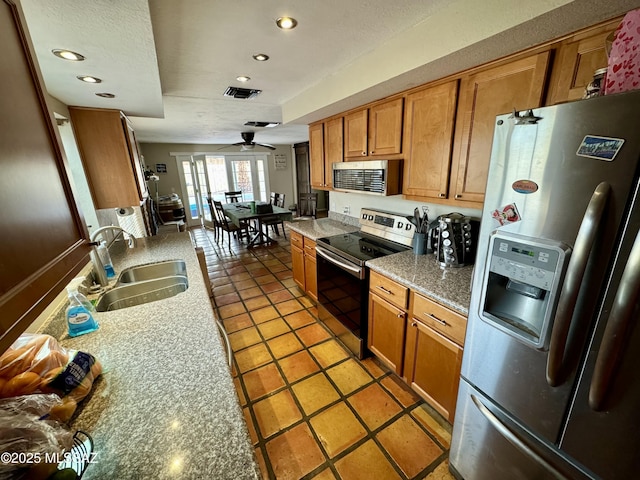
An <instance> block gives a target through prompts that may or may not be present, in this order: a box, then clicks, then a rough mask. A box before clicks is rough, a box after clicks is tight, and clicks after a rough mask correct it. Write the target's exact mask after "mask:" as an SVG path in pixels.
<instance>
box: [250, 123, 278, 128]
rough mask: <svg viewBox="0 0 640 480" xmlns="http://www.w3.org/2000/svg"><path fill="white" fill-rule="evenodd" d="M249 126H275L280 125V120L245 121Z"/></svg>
mask: <svg viewBox="0 0 640 480" xmlns="http://www.w3.org/2000/svg"><path fill="white" fill-rule="evenodd" d="M245 125H246V126H247V127H266V128H273V127H277V126H278V125H280V122H245Z"/></svg>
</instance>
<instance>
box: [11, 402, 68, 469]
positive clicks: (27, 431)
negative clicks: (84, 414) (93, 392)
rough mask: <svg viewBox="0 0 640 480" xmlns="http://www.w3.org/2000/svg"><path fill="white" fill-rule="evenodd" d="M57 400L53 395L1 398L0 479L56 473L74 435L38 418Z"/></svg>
mask: <svg viewBox="0 0 640 480" xmlns="http://www.w3.org/2000/svg"><path fill="white" fill-rule="evenodd" d="M60 403H61V400H60V397H59V396H58V395H55V394H34V395H25V396H20V397H13V398H8V399H4V400H0V479H5V478H6V479H9V478H11V479H22V478H24V479H44V478H47V477H48V476H49V475H51V474H52V473H53V472H55V470H56V469H57V465H58V459H59V458H60V457H61V456H62V454H63V452H64V451H66V450H69V449H70V448H71V446H72V444H73V434H72V433H71V432H70V431H69V430H68V429H67V428H66V427H65V426H64V425H63V424H61V423H59V422H57V421H54V420H43V419H42V418H41V417H42V416H43V415H46V414H47V412H49V411H50V410H51V409H52V408H54V407H55V406H56V405H57V404H60Z"/></svg>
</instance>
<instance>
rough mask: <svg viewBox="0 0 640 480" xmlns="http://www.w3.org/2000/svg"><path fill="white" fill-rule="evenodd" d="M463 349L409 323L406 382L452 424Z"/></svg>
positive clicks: (416, 323) (413, 321)
mask: <svg viewBox="0 0 640 480" xmlns="http://www.w3.org/2000/svg"><path fill="white" fill-rule="evenodd" d="M461 365H462V348H461V347H460V346H459V345H457V344H455V343H453V342H452V341H451V340H449V339H448V338H446V337H444V336H442V335H440V334H439V333H438V332H436V331H435V330H433V329H431V328H430V327H428V326H426V325H425V324H423V323H422V322H420V320H418V319H416V318H415V317H412V318H410V319H408V320H407V339H406V349H405V357H404V378H405V379H406V381H407V382H408V383H409V385H411V388H413V389H414V390H415V391H416V392H418V394H420V396H422V397H423V398H424V399H425V400H426V401H427V402H428V403H429V404H431V406H432V407H433V408H435V409H436V410H437V411H438V412H439V413H440V414H441V415H442V416H443V417H445V418H446V419H447V420H448V421H449V422H453V417H454V414H455V408H456V399H457V396H458V384H459V381H460V367H461Z"/></svg>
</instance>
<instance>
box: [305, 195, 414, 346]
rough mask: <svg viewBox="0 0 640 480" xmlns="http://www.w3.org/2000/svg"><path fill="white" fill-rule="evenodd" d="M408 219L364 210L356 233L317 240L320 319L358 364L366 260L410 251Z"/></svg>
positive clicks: (364, 315) (363, 326)
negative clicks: (353, 355)
mask: <svg viewBox="0 0 640 480" xmlns="http://www.w3.org/2000/svg"><path fill="white" fill-rule="evenodd" d="M411 218H412V217H411V216H408V217H407V216H404V215H402V214H398V213H392V212H386V211H383V210H373V209H369V208H363V209H362V210H361V211H360V221H359V223H360V231H358V232H354V233H345V234H340V235H334V236H332V237H326V238H319V239H318V240H317V243H316V264H317V274H318V315H319V317H320V320H321V321H322V322H324V324H325V325H327V327H329V329H330V330H331V331H332V332H333V333H334V334H335V335H336V337H338V339H339V340H340V341H341V342H342V343H343V344H344V345H345V346H346V347H347V348H348V349H349V350H351V351H352V352H353V353H354V354H355V355H357V356H358V358H364V357H365V356H366V355H367V354H368V350H367V345H366V344H367V315H368V290H369V269H368V268H366V265H365V264H366V262H367V260H371V259H373V258H378V257H382V256H385V255H391V254H393V253H398V252H402V251H405V250H410V249H411V242H412V240H413V234H414V232H415V230H416V227H415V225H414V224H413V223H411Z"/></svg>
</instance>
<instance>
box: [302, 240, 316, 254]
mask: <svg viewBox="0 0 640 480" xmlns="http://www.w3.org/2000/svg"><path fill="white" fill-rule="evenodd" d="M303 250H304V254H305V255H309V256H311V257H313V258H316V242H314V241H313V240H311V239H310V238H307V237H304V248H303Z"/></svg>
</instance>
